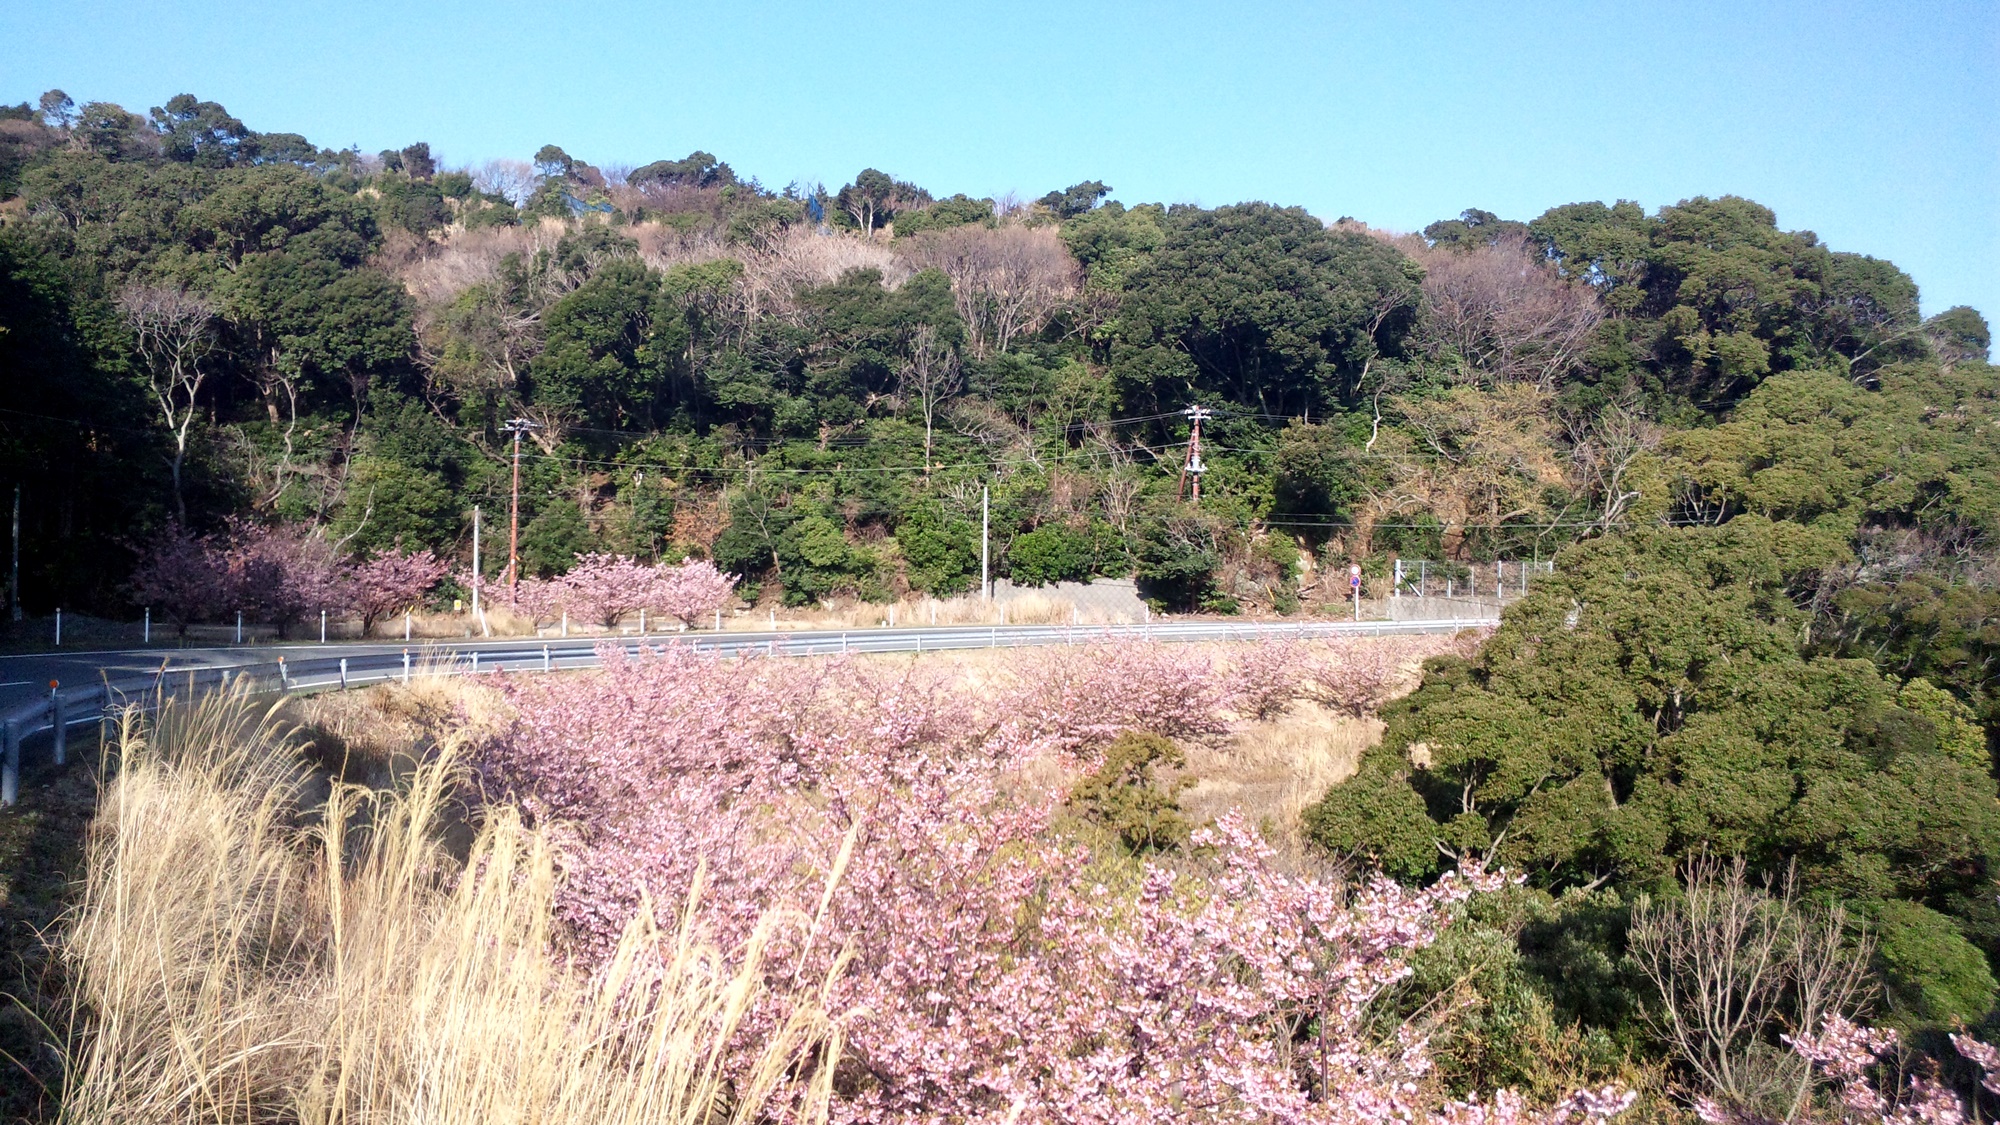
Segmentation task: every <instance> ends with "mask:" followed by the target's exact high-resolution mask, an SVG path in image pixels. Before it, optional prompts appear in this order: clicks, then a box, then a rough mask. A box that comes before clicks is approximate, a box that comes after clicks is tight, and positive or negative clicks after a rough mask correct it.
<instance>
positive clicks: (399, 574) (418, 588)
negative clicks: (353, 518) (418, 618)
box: [348, 550, 450, 635]
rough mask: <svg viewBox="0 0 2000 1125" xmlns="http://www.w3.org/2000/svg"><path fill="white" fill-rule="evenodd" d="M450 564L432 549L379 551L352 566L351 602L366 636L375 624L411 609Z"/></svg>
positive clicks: (350, 571) (350, 579)
mask: <svg viewBox="0 0 2000 1125" xmlns="http://www.w3.org/2000/svg"><path fill="white" fill-rule="evenodd" d="M449 569H450V564H448V563H446V562H445V561H444V560H443V559H440V558H438V557H437V556H436V555H433V554H431V553H430V551H428V550H424V551H418V552H416V553H414V554H407V555H406V554H403V553H402V552H400V551H378V552H376V553H375V555H374V556H373V557H371V558H369V559H367V560H366V561H364V562H360V563H356V564H355V565H353V566H351V567H349V568H348V581H349V583H350V586H349V595H350V596H349V601H350V603H351V608H352V609H353V611H354V613H355V614H356V615H358V616H359V617H360V618H361V631H362V633H363V634H364V635H365V634H366V633H367V632H368V631H369V630H371V629H373V628H374V627H375V623H376V622H377V621H379V620H381V619H382V618H384V617H387V616H388V615H389V614H392V613H395V612H397V611H398V610H404V609H409V608H410V607H411V606H414V605H416V604H417V603H418V602H419V601H421V600H423V596H424V594H426V593H428V592H429V591H430V589H431V587H433V586H436V585H437V584H438V581H439V580H440V579H442V578H443V577H444V576H445V572H446V571H447V570H449Z"/></svg>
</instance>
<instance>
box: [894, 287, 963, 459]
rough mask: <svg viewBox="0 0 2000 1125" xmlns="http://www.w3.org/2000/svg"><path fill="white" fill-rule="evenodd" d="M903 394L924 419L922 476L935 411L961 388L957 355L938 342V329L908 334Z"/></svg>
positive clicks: (926, 328) (918, 329) (922, 326)
mask: <svg viewBox="0 0 2000 1125" xmlns="http://www.w3.org/2000/svg"><path fill="white" fill-rule="evenodd" d="M901 376H902V378H901V383H902V393H903V395H904V397H906V398H911V397H913V398H915V399H916V400H917V408H918V410H919V411H921V412H922V414H923V416H924V475H925V476H929V475H930V472H931V434H932V431H933V429H934V428H935V426H936V423H937V415H938V408H939V407H940V406H941V405H943V404H944V401H945V400H946V399H948V398H950V397H951V396H952V395H955V394H957V393H958V391H959V389H960V387H962V386H963V385H964V381H963V378H962V374H961V371H960V368H959V364H958V354H957V353H956V352H955V351H953V350H952V347H951V345H950V344H949V343H947V342H946V341H944V340H942V339H939V338H938V330H937V326H935V325H931V324H919V325H917V326H916V328H914V329H912V330H911V332H910V340H909V345H908V348H907V351H906V354H905V355H904V357H903V367H902V372H901Z"/></svg>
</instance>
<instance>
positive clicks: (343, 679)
mask: <svg viewBox="0 0 2000 1125" xmlns="http://www.w3.org/2000/svg"><path fill="white" fill-rule="evenodd" d="M340 690H342V691H346V690H347V658H346V657H345V656H343V657H341V658H340Z"/></svg>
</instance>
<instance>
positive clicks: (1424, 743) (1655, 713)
mask: <svg viewBox="0 0 2000 1125" xmlns="http://www.w3.org/2000/svg"><path fill="white" fill-rule="evenodd" d="M1843 555H1844V547H1843V545H1842V541H1841V538H1840V537H1839V536H1837V535H1829V534H1827V533H1826V532H1823V531H1817V530H1812V529H1807V528H1802V527H1798V526H1797V525H1791V524H1784V523H1772V522H1769V521H1766V520H1763V519H1759V518H1757V517H1742V518H1739V519H1736V520H1732V521H1731V522H1729V523H1728V524H1726V525H1724V526H1723V527H1720V528H1714V529H1708V528H1689V529H1677V530H1657V531H1645V532H1635V533H1632V534H1629V535H1627V536H1625V537H1622V538H1618V539H1602V540H1593V541H1590V542H1586V543H1583V544H1579V545H1577V546H1574V547H1571V548H1569V549H1568V550H1566V551H1565V552H1564V553H1563V554H1562V555H1561V556H1560V557H1559V559H1558V569H1557V572H1556V574H1555V575H1553V576H1552V577H1551V578H1549V579H1548V580H1546V581H1545V582H1544V584H1543V585H1542V586H1541V587H1540V588H1539V589H1538V590H1536V591H1535V592H1533V593H1531V594H1530V595H1529V596H1528V597H1527V598H1525V599H1523V600H1522V601H1521V602H1519V603H1517V604H1516V605H1514V606H1513V607H1510V609H1509V610H1508V612H1507V614H1506V616H1505V618H1504V619H1503V622H1502V625H1501V628H1500V630H1499V632H1498V633H1496V634H1495V636H1494V637H1493V639H1492V640H1491V641H1490V642H1489V643H1488V644H1487V645H1486V647H1485V648H1484V649H1482V651H1481V652H1480V654H1479V655H1478V656H1477V657H1476V658H1474V659H1472V660H1471V661H1465V660H1459V659H1456V658H1452V659H1446V660H1441V661H1438V662H1436V663H1434V664H1433V665H1432V666H1431V667H1429V668H1428V669H1427V671H1426V674H1425V677H1424V682H1423V684H1422V686H1421V687H1419V688H1418V690H1417V691H1416V692H1415V693H1414V694H1413V695H1411V696H1410V697H1409V698H1408V699H1407V700H1405V701H1403V702H1401V703H1399V704H1397V705H1396V706H1395V707H1393V708H1392V709H1391V711H1390V712H1389V714H1388V721H1389V730H1388V733H1387V735H1386V736H1385V738H1384V741H1383V743H1382V745H1381V747H1380V748H1378V749H1377V750H1375V751H1371V752H1370V753H1369V754H1368V755H1367V757H1366V759H1365V760H1364V763H1363V765H1362V768H1361V771H1360V773H1359V775H1358V776H1357V777H1356V778H1355V779H1353V780H1352V781H1350V782H1348V783H1346V784H1344V785H1341V786H1337V787H1335V788H1334V789H1333V790H1331V791H1330V792H1329V793H1328V794H1327V796H1326V798H1325V799H1324V800H1323V801H1322V802H1321V803H1320V804H1319V805H1318V806H1316V807H1315V808H1314V809H1313V810H1312V812H1311V813H1310V814H1309V817H1308V823H1309V825H1310V826H1311V831H1312V832H1313V834H1314V836H1315V837H1316V838H1317V839H1319V840H1321V841H1322V842H1323V843H1325V844H1327V845H1328V846H1330V847H1334V848H1337V849H1340V850H1343V851H1352V852H1358V853H1361V854H1364V855H1371V856H1374V857H1376V858H1378V859H1379V860H1381V861H1382V862H1384V863H1385V864H1387V865H1389V866H1390V868H1391V869H1392V870H1396V871H1397V872H1398V873H1399V874H1401V875H1403V876H1405V877H1419V876H1422V875H1424V874H1427V873H1428V872H1429V871H1431V870H1434V869H1435V866H1436V865H1437V863H1438V862H1439V859H1440V858H1441V857H1443V856H1446V855H1456V856H1481V857H1490V858H1491V859H1493V860H1495V861H1497V862H1500V863H1504V864H1507V865H1508V866H1511V867H1514V868H1516V869H1520V870H1526V871H1528V872H1530V873H1532V874H1533V875H1534V876H1535V877H1536V878H1537V879H1538V880H1540V881H1542V882H1543V883H1544V884H1545V885H1548V886H1553V887H1562V886H1576V885H1592V886H1594V885H1600V884H1603V883H1605V882H1609V883H1611V884H1612V885H1613V886H1618V887H1626V888H1646V887H1650V886H1653V885H1655V884H1664V883H1665V882H1666V881H1668V880H1669V877H1670V873H1671V864H1672V863H1673V862H1674V861H1675V860H1676V859H1678V858H1681V857H1685V856H1688V855H1691V854H1695V853H1697V852H1700V851H1703V850H1708V851H1711V852H1714V853H1719V854H1741V855H1744V856H1747V857H1748V858H1749V859H1750V860H1751V862H1752V863H1753V864H1754V865H1756V866H1758V867H1759V868H1761V869H1763V870H1766V871H1771V870H1777V869H1779V868H1781V867H1783V865H1785V864H1787V863H1790V862H1793V861H1796V862H1797V863H1798V864H1799V867H1800V871H1801V873H1802V874H1803V875H1804V876H1805V878H1806V879H1807V880H1808V882H1809V884H1810V885H1813V886H1817V887H1822V888H1827V889H1830V890H1833V891H1836V892H1838V893H1840V894H1843V895H1846V896H1849V897H1856V898H1897V899H1907V900H1910V901H1915V902H1922V903H1925V904H1926V905H1929V906H1931V907H1933V908H1935V909H1948V910H1956V911H1957V912H1958V913H1959V916H1960V917H1961V918H1962V919H1964V920H1966V921H1967V922H1968V923H1969V924H1970V923H1973V922H1975V921H1976V919H1975V918H1974V917H1973V916H1972V915H1970V914H1967V913H1966V912H1965V911H1964V909H1963V905H1962V904H1963V901H1964V900H1965V898H1966V897H1967V896H1969V895H1973V894H1975V893H1977V892H1976V891H1975V890H1974V888H1976V887H1983V886H1984V885H1985V882H1986V881H1987V880H1988V879H1990V878H1991V877H1992V874H1993V872H1994V870H1995V868H1994V862H1995V860H1996V859H2000V803H1996V801H1995V800H1994V782H1993V779H1992V778H1991V777H1990V776H1989V775H1988V773H1987V771H1986V769H1984V768H1981V766H1979V765H1976V764H1973V763H1969V762H1968V761H1966V759H1965V756H1964V754H1963V751H1962V747H1960V748H1959V749H1956V750H1955V749H1954V748H1953V744H1954V738H1955V736H1956V735H1957V734H1959V733H1960V732H1959V731H1958V730H1956V729H1955V728H1954V727H1953V726H1952V725H1951V724H1943V723H1940V722H1938V721H1937V720H1936V719H1935V718H1934V717H1932V716H1927V715H1925V714H1921V713H1917V712H1913V711H1911V710H1908V709H1906V708H1905V707H1903V706H1902V705H1901V704H1900V702H1899V697H1898V685H1897V684H1896V683H1895V681H1892V680H1886V679H1884V678H1883V677H1882V676H1881V675H1879V674H1878V673H1877V672H1876V671H1875V670H1874V669H1873V668H1871V667H1869V666H1868V665H1867V664H1865V663H1863V662H1860V661H1843V660H1837V659H1831V658H1827V657H1823V656H1813V655H1810V654H1808V653H1806V652H1803V651H1801V647H1800V637H1801V635H1802V631H1801V626H1802V624H1803V615H1802V613H1801V612H1800V611H1799V610H1798V609H1796V608H1795V607H1794V605H1793V603H1792V600H1791V594H1790V591H1791V590H1792V589H1794V588H1795V584H1796V583H1797V582H1799V581H1800V579H1801V578H1803V577H1804V576H1806V575H1809V574H1811V573H1813V572H1815V571H1816V570H1818V569H1819V568H1821V567H1824V566H1825V565H1827V564H1828V563H1830V562H1833V561H1835V560H1837V559H1839V558H1840V557H1842V556H1843ZM1978 924H1980V925H1984V923H1983V922H1980V923H1978Z"/></svg>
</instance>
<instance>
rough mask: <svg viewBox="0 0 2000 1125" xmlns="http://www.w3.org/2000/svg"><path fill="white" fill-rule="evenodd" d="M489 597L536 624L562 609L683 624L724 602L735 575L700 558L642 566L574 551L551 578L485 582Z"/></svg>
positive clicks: (577, 614)
mask: <svg viewBox="0 0 2000 1125" xmlns="http://www.w3.org/2000/svg"><path fill="white" fill-rule="evenodd" d="M491 589H492V592H493V596H494V598H495V599H496V600H497V601H499V602H501V603H503V604H506V605H509V606H511V607H512V608H513V609H514V610H515V611H516V612H518V613H520V614H521V615H522V616H524V617H528V618H531V619H532V620H534V622H535V623H536V624H538V625H539V624H543V623H545V622H548V621H552V620H554V619H555V618H556V617H557V616H559V615H561V614H565V613H567V614H568V615H570V616H571V617H574V618H577V619H578V620H579V621H586V622H592V623H595V624H598V625H602V626H605V627H606V628H609V627H611V626H613V625H616V624H618V622H619V621H620V620H621V619H623V618H625V617H626V616H628V615H630V614H634V613H638V612H639V611H641V610H654V611H656V612H659V613H664V614H666V615H668V616H669V617H674V618H678V619H679V620H680V621H681V622H683V623H684V624H686V625H688V626H694V625H696V624H699V623H700V622H701V621H702V619H704V618H706V617H708V616H709V615H710V614H713V613H714V612H715V611H717V610H719V609H721V608H722V607H723V606H724V605H727V604H728V602H729V599H730V596H731V595H732V594H733V593H734V592H735V589H736V576H735V575H733V574H726V573H724V572H722V571H720V570H717V569H716V568H715V564H714V563H711V562H709V561H707V560H706V559H689V560H687V561H685V562H682V563H679V564H675V565H669V564H665V563H661V564H658V565H648V564H646V563H641V562H637V561H635V560H633V559H631V558H628V557H626V556H624V555H602V554H590V555H578V556H577V559H576V566H574V567H572V568H571V569H570V571H569V573H567V574H564V575H562V576H560V577H557V578H523V579H521V580H520V581H519V582H517V583H513V584H511V585H509V586H493V587H491Z"/></svg>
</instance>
